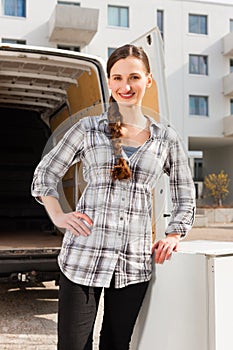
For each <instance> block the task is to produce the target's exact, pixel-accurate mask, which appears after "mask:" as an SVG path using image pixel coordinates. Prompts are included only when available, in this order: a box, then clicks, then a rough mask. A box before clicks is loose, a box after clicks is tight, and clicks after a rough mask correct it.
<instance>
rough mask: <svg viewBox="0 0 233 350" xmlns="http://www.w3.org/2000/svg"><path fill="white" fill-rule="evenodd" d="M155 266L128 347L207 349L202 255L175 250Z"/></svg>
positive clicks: (204, 259) (206, 307) (182, 349)
mask: <svg viewBox="0 0 233 350" xmlns="http://www.w3.org/2000/svg"><path fill="white" fill-rule="evenodd" d="M156 270H157V271H156V275H157V277H156V280H155V277H154V279H153V283H152V284H151V286H150V289H149V291H148V293H147V296H146V299H145V302H144V304H143V307H142V310H141V312H140V315H139V318H138V321H137V324H136V326H135V331H134V336H133V339H132V344H131V348H130V349H131V350H145V349H147V350H150V349H158V350H197V349H198V350H207V349H208V317H207V315H208V303H207V301H208V297H207V295H208V292H207V259H206V256H205V255H199V254H189V253H188V254H185V253H175V254H173V257H172V260H171V261H169V262H166V263H165V264H164V265H156ZM222 350H223V349H222ZM224 350H225V349H224Z"/></svg>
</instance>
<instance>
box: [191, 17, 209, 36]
mask: <svg viewBox="0 0 233 350" xmlns="http://www.w3.org/2000/svg"><path fill="white" fill-rule="evenodd" d="M189 33H196V34H207V16H204V15H189Z"/></svg>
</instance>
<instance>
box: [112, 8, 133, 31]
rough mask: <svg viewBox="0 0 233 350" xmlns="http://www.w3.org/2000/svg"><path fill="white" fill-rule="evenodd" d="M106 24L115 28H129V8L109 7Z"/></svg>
mask: <svg viewBox="0 0 233 350" xmlns="http://www.w3.org/2000/svg"><path fill="white" fill-rule="evenodd" d="M108 24H109V25H110V26H115V27H129V8H128V7H119V6H110V5H109V6H108Z"/></svg>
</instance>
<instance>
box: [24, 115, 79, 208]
mask: <svg viewBox="0 0 233 350" xmlns="http://www.w3.org/2000/svg"><path fill="white" fill-rule="evenodd" d="M84 134H85V130H84V129H83V128H82V124H81V121H79V122H78V123H76V124H75V125H74V126H73V127H72V128H70V129H69V130H68V131H67V133H66V134H65V135H64V136H63V138H62V139H61V140H60V141H59V142H58V144H57V145H56V146H55V147H54V148H53V149H52V150H51V151H50V152H49V153H47V154H46V155H45V156H44V157H43V159H42V160H41V161H40V163H39V164H38V166H37V168H36V170H35V172H34V176H33V181H32V186H31V193H32V196H33V197H35V198H36V199H37V201H38V202H40V203H41V201H40V199H39V198H40V197H41V196H52V197H55V198H57V199H59V193H58V190H57V187H58V183H59V181H60V180H61V179H62V177H63V176H64V175H65V173H66V172H67V170H68V169H69V167H70V166H71V165H72V164H75V163H77V162H78V161H79V160H80V159H81V156H82V152H83V144H84Z"/></svg>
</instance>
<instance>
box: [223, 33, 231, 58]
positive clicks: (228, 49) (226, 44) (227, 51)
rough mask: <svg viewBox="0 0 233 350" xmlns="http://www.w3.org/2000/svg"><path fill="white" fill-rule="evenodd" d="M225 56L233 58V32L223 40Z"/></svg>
mask: <svg viewBox="0 0 233 350" xmlns="http://www.w3.org/2000/svg"><path fill="white" fill-rule="evenodd" d="M223 54H224V55H229V56H233V32H231V33H228V34H227V35H226V36H225V37H224V38H223Z"/></svg>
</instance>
